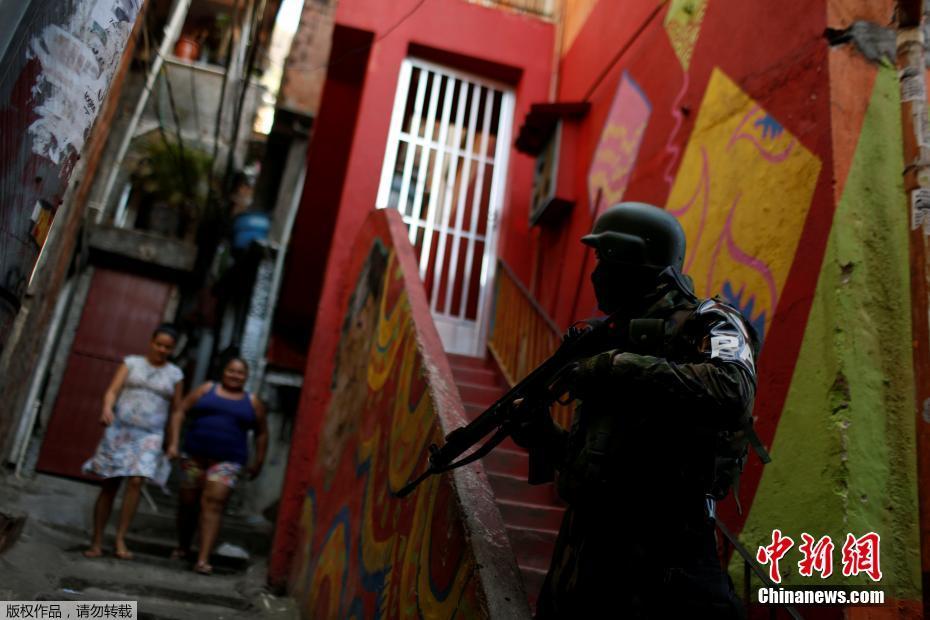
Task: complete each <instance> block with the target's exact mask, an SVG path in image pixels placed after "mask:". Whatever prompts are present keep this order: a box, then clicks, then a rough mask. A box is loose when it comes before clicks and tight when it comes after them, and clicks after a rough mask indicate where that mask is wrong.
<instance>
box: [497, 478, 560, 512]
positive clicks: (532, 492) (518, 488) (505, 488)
mask: <svg viewBox="0 0 930 620" xmlns="http://www.w3.org/2000/svg"><path fill="white" fill-rule="evenodd" d="M487 474H488V481H489V482H490V483H491V488H492V489H493V490H494V496H495V497H496V498H497V499H501V500H505V501H512V502H524V503H527V504H542V505H546V504H552V503H553V502H555V501H556V497H557V496H556V493H555V485H554V484H552V483H551V482H550V483H549V484H538V485H531V484H528V483H527V482H526V478H525V477H521V476H508V475H507V474H498V473H494V472H487Z"/></svg>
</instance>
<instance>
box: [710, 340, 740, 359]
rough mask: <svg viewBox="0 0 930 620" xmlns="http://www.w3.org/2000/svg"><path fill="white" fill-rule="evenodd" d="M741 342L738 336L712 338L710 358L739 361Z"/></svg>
mask: <svg viewBox="0 0 930 620" xmlns="http://www.w3.org/2000/svg"><path fill="white" fill-rule="evenodd" d="M739 349H740V341H739V338H737V337H736V336H712V337H711V339H710V357H711V358H715V357H719V358H720V359H722V360H737V359H739Z"/></svg>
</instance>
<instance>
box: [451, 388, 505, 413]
mask: <svg viewBox="0 0 930 620" xmlns="http://www.w3.org/2000/svg"><path fill="white" fill-rule="evenodd" d="M458 388H459V394H460V395H461V396H462V402H466V403H471V404H474V405H478V406H480V407H483V408H487V407H490V406H491V405H493V404H494V403H495V402H496V401H497V399H499V398H500V397H501V396H503V395H504V394H505V392H504V391H503V390H501V389H500V388H499V387H497V386H496V385H480V384H477V383H459V384H458Z"/></svg>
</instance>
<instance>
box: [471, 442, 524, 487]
mask: <svg viewBox="0 0 930 620" xmlns="http://www.w3.org/2000/svg"><path fill="white" fill-rule="evenodd" d="M482 462H483V463H484V468H485V470H486V471H489V472H494V473H496V474H507V475H508V476H518V477H520V478H523V479H524V480H526V476H527V474H528V471H529V466H530V455H529V454H527V453H526V451H525V450H522V449H519V448H518V449H516V450H509V449H506V448H501V447H498V448H495V449H494V450H491V452H490V453H488V455H487V456H486V457H484V458H483V459H482Z"/></svg>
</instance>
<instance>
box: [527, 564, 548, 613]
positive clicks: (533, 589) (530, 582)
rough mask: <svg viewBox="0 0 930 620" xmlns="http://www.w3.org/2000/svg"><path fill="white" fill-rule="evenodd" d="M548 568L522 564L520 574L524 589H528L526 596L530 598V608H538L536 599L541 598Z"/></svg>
mask: <svg viewBox="0 0 930 620" xmlns="http://www.w3.org/2000/svg"><path fill="white" fill-rule="evenodd" d="M547 572H549V571H548V568H546V569H539V568H533V567H531V566H520V574H521V576H522V577H523V589H524V590H526V598H528V599H529V600H530V609H532V610H534V611H535V609H536V599H537V598H539V591H540V590H541V589H542V586H543V582H545V581H546V573H547Z"/></svg>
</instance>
